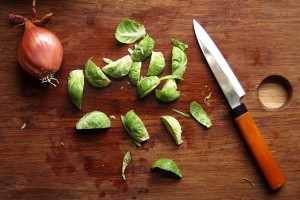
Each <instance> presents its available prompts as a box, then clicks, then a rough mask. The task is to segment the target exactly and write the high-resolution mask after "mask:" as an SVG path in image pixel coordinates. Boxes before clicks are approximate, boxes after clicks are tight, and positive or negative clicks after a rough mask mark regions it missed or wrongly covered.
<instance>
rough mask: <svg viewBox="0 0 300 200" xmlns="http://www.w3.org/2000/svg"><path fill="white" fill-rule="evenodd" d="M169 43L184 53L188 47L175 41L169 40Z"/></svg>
mask: <svg viewBox="0 0 300 200" xmlns="http://www.w3.org/2000/svg"><path fill="white" fill-rule="evenodd" d="M171 42H172V43H173V44H174V45H175V46H176V47H178V48H180V49H181V50H182V51H185V50H186V49H187V48H188V47H189V46H188V45H187V44H184V43H182V42H180V41H179V40H176V39H171Z"/></svg>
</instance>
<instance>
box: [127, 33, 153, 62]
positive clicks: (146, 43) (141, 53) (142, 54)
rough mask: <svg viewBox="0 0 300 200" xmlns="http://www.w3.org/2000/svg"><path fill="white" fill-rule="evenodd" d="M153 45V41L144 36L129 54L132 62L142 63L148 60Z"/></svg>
mask: <svg viewBox="0 0 300 200" xmlns="http://www.w3.org/2000/svg"><path fill="white" fill-rule="evenodd" d="M154 44H155V43H154V40H153V39H152V38H151V37H150V36H149V35H146V36H145V37H144V39H142V40H141V41H140V43H139V44H138V45H137V46H136V47H135V49H134V50H133V52H132V53H131V58H132V60H133V61H134V62H142V61H143V60H145V59H146V58H148V57H149V56H150V55H151V53H152V51H153V49H154Z"/></svg>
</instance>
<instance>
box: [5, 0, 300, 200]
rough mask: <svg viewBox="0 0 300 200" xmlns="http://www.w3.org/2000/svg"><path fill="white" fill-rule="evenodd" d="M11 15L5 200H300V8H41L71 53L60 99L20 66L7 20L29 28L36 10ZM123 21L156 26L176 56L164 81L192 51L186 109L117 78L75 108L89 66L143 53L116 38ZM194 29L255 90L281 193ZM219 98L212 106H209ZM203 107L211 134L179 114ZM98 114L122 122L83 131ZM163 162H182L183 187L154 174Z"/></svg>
mask: <svg viewBox="0 0 300 200" xmlns="http://www.w3.org/2000/svg"><path fill="white" fill-rule="evenodd" d="M0 11H1V12H0V18H1V20H0V41H1V47H0V80H1V81H0V88H1V95H0V105H1V106H0V113H1V114H0V120H1V123H0V130H1V136H0V143H1V145H0V197H1V199H300V192H299V191H300V186H299V182H300V171H299V169H300V134H299V129H300V123H299V119H300V112H299V108H300V95H299V93H300V91H299V90H300V87H299V82H300V73H299V69H298V68H299V66H298V65H299V63H300V54H299V52H300V46H299V44H300V37H299V32H300V23H299V21H300V15H299V13H300V4H299V3H298V2H297V1H272V2H269V1H254V0H249V1H209V0H204V1H195V0H191V1H173V0H172V1H171V0H164V1H159V0H157V1H123V0H115V1H108V0H103V1H97V0H92V1H78V0H77V1H70V0H64V1H47V2H45V1H43V2H42V1H38V2H37V11H38V12H39V14H40V15H41V16H42V15H44V14H46V13H49V12H52V13H53V16H52V17H51V19H50V20H49V21H47V22H46V23H45V24H44V25H43V27H44V28H47V29H49V30H51V31H52V32H54V33H55V34H56V35H57V36H58V37H59V38H60V40H61V42H62V44H63V47H64V59H63V65H62V68H61V70H60V71H59V72H58V73H57V74H56V78H58V80H59V82H60V83H59V85H58V86H57V87H56V88H55V87H53V86H52V85H50V84H41V83H40V81H39V80H37V79H35V78H32V77H31V76H29V75H28V74H26V73H25V72H24V71H23V70H22V69H21V68H20V66H19V64H18V60H17V50H18V44H19V41H20V39H21V37H22V34H23V27H13V25H12V24H10V23H9V20H8V14H10V13H15V14H21V15H24V16H28V17H30V16H31V1H30V0H26V1H1V2H0ZM124 18H130V19H134V20H136V21H138V22H140V23H141V24H143V25H144V26H145V27H146V31H147V32H148V34H150V35H151V36H152V37H153V39H154V40H155V51H161V52H163V54H164V56H165V59H166V64H167V67H166V69H165V71H164V73H163V74H164V75H167V74H169V73H170V65H171V50H172V43H171V42H170V39H171V38H175V39H178V40H180V41H182V42H184V43H186V44H188V45H189V48H188V50H187V51H186V54H187V56H188V67H187V70H186V73H185V75H184V80H183V81H180V82H179V84H178V89H179V90H180V92H181V96H180V98H179V99H178V100H177V101H175V102H173V103H167V104H166V103H160V102H159V101H158V100H156V98H155V95H154V94H153V93H151V94H150V95H148V96H147V97H145V98H144V99H139V98H138V97H137V94H136V88H135V87H133V86H131V85H129V84H128V79H127V78H124V79H121V80H116V79H112V82H111V84H110V85H109V86H108V87H106V88H103V89H95V88H92V87H91V86H89V85H88V83H87V82H85V86H84V96H83V104H82V109H81V110H78V109H76V108H75V107H74V106H73V105H72V103H71V101H70V99H69V96H68V92H67V78H68V76H69V73H70V72H71V71H72V70H74V69H84V64H85V62H86V61H87V60H88V59H89V58H90V57H93V61H94V62H95V63H96V64H97V65H98V66H100V67H103V66H104V65H105V64H104V62H103V61H102V58H103V57H107V58H110V59H112V60H116V59H118V58H120V57H122V56H124V55H127V54H128V52H127V49H128V48H133V45H122V44H120V43H118V42H117V41H116V39H115V36H114V33H115V30H116V27H117V25H118V24H119V23H120V22H121V20H122V19H124ZM193 19H197V20H198V21H199V22H200V23H201V24H202V25H203V26H204V27H205V29H206V30H207V32H208V33H209V34H210V36H211V37H212V38H213V40H214V41H215V43H216V44H217V45H218V47H219V49H220V51H221V52H222V53H223V55H224V57H225V58H226V59H227V61H228V63H229V64H230V65H231V67H232V69H233V71H234V72H235V74H236V76H237V77H238V79H239V80H240V82H241V84H242V86H243V87H244V89H245V91H246V93H247V95H246V97H244V98H243V102H244V103H245V104H246V105H247V107H248V109H249V111H250V112H251V114H252V115H253V117H254V119H255V121H256V123H257V126H258V127H259V129H260V130H261V132H262V134H263V137H264V138H265V140H266V143H267V144H268V145H269V148H270V150H271V152H272V153H273V156H274V158H275V159H276V160H277V162H278V164H279V166H280V168H281V169H282V172H283V174H284V175H285V177H286V180H287V182H286V185H285V186H284V187H283V188H282V189H281V190H279V191H277V192H270V190H269V189H268V186H267V185H266V183H265V181H264V179H263V178H262V175H261V174H260V172H259V170H258V169H257V166H256V165H255V162H254V160H253V159H252V157H251V155H250V153H249V151H248V150H247V148H246V146H245V144H244V142H243V140H242V138H241V137H240V134H239V131H238V130H237V128H236V127H235V125H234V122H233V120H232V118H231V116H230V113H229V106H228V105H227V102H226V100H225V97H224V95H223V94H222V92H221V90H220V89H219V86H218V84H217V82H216V81H215V79H214V77H213V76H212V73H211V71H210V69H209V67H208V66H207V64H206V62H205V60H204V57H203V55H202V53H201V51H200V49H199V47H198V44H197V42H196V38H195V35H194V31H193V27H192V20H193ZM148 64H149V60H146V61H145V62H144V63H143V70H142V73H143V74H145V72H146V70H147V66H148ZM273 75H277V76H280V77H283V79H284V80H286V82H287V84H286V82H285V81H282V80H283V79H281V78H279V79H278V77H277V78H276V80H275V81H273V80H271V81H267V84H266V85H263V86H262V85H261V83H262V82H263V80H264V79H266V78H268V77H270V76H273ZM278 84H279V85H278ZM280 84H283V85H285V86H288V87H287V90H284V89H283V90H282V87H280ZM270 85H271V86H270ZM273 86H274V87H273ZM274 88H275V90H274ZM276 88H277V89H278V88H279V89H280V91H279V92H278V91H277V89H276ZM259 91H260V92H259ZM282 91H283V93H281V92H282ZM209 93H212V95H211V99H210V100H209V101H208V102H206V103H205V102H204V98H205V96H207V95H208V94H209ZM282 94H283V95H282ZM285 97H287V98H288V100H287V102H286V103H285V104H284V106H283V107H281V108H276V109H272V108H267V107H266V106H265V105H267V106H268V107H278V106H277V104H278V103H284V102H285V99H284V98H285ZM282 99H283V101H282ZM194 100H196V101H197V102H198V103H200V104H201V105H202V106H203V108H204V109H205V110H206V111H207V113H208V115H209V116H210V117H211V119H212V122H213V125H212V127H211V128H210V129H206V128H204V127H202V126H201V125H200V124H198V123H197V122H196V121H195V120H193V119H192V118H185V117H183V116H181V115H178V114H176V113H175V112H174V111H173V110H172V109H178V110H180V111H183V112H186V113H188V111H189V105H190V103H191V102H192V101H194ZM261 101H263V102H264V103H265V105H263V104H262V102H261ZM266 101H267V103H266ZM270 104H271V106H270ZM274 104H275V106H274ZM272 105H273V106H272ZM131 109H133V110H135V112H136V113H137V114H138V115H139V117H140V118H141V119H142V120H143V122H144V124H145V126H146V128H147V130H148V132H149V135H150V139H149V140H148V141H147V142H145V143H144V144H143V145H142V148H138V147H137V146H135V144H134V143H133V142H132V140H131V139H130V137H129V136H128V134H126V132H125V130H124V129H123V127H122V123H121V120H120V115H121V114H122V115H124V114H125V113H126V112H127V111H129V110H131ZM93 110H100V111H102V112H105V113H106V114H107V115H108V116H114V117H115V118H111V123H112V126H111V128H110V129H108V130H106V131H92V132H91V133H78V132H76V130H75V124H76V122H77V121H78V119H79V118H80V117H82V116H83V115H84V114H85V113H86V112H90V111H93ZM162 115H171V116H174V117H176V118H177V119H178V121H179V122H180V123H181V126H182V130H183V133H182V135H183V144H181V145H180V146H177V145H176V144H175V142H174V140H173V138H172V137H171V135H170V134H169V133H168V132H167V130H166V128H165V127H164V125H163V123H162V121H161V119H160V116H162ZM127 151H131V153H132V160H131V162H130V164H129V165H128V167H127V169H126V178H127V179H126V181H124V180H123V179H122V177H121V168H122V160H123V156H124V155H125V153H126V152H127ZM161 157H168V158H171V159H173V160H174V161H175V162H176V163H177V165H178V166H179V168H180V170H181V172H182V174H183V177H182V179H181V180H179V179H176V178H174V177H169V176H166V175H165V174H161V173H157V172H153V171H151V169H150V167H151V165H152V163H153V162H154V161H155V160H157V159H159V158H161ZM245 179H248V180H250V181H251V182H252V183H253V184H255V187H253V186H252V185H251V184H250V183H249V182H247V181H246V180H245Z"/></svg>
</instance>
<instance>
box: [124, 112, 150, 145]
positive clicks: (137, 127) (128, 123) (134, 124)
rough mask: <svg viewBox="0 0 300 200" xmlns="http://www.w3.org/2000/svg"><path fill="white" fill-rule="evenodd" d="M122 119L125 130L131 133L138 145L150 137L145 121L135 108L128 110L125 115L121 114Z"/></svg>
mask: <svg viewBox="0 0 300 200" xmlns="http://www.w3.org/2000/svg"><path fill="white" fill-rule="evenodd" d="M121 120H122V123H123V126H124V128H125V130H126V131H127V132H128V133H129V134H130V135H131V137H132V138H133V139H134V141H135V143H136V144H137V145H138V144H139V143H142V142H144V141H146V140H148V139H149V134H148V131H147V129H146V127H145V125H144V123H143V121H142V120H141V119H140V118H139V117H138V115H137V114H135V112H134V111H133V110H130V111H128V112H127V113H126V115H125V116H123V115H121ZM138 146H139V145H138Z"/></svg>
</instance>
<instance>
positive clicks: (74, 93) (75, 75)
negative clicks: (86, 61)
mask: <svg viewBox="0 0 300 200" xmlns="http://www.w3.org/2000/svg"><path fill="white" fill-rule="evenodd" d="M83 86H84V74H83V70H79V69H77V70H73V71H71V72H70V75H69V78H68V92H69V96H70V98H71V101H72V103H73V104H74V105H75V106H76V107H77V108H79V109H81V102H82V95H83Z"/></svg>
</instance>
